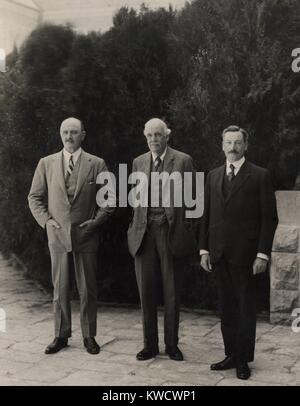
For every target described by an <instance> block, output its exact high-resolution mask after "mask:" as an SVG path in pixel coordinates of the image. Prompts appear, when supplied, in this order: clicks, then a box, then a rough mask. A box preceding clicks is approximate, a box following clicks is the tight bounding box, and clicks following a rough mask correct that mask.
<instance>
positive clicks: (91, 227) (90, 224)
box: [79, 220, 97, 231]
mask: <svg viewBox="0 0 300 406" xmlns="http://www.w3.org/2000/svg"><path fill="white" fill-rule="evenodd" d="M79 227H80V228H86V229H87V230H89V231H93V230H95V229H96V228H97V225H96V222H95V220H87V221H85V222H84V223H82V224H80V226H79Z"/></svg>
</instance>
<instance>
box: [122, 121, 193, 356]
mask: <svg viewBox="0 0 300 406" xmlns="http://www.w3.org/2000/svg"><path fill="white" fill-rule="evenodd" d="M170 132H171V131H170V130H169V129H168V128H167V126H166V124H165V123H164V122H163V121H162V120H160V119H152V120H150V121H149V122H147V123H146V125H145V129H144V135H145V137H146V140H147V143H148V147H149V149H150V151H149V152H147V153H146V154H143V155H141V156H139V157H137V158H136V159H135V160H134V161H133V173H143V174H145V177H146V179H147V180H148V181H150V179H151V175H153V174H154V173H157V172H159V173H166V174H169V175H171V174H174V173H178V174H180V175H183V174H184V173H185V172H189V173H193V174H195V169H194V166H193V163H192V159H191V157H190V156H189V155H187V154H184V153H182V152H180V151H176V150H175V149H173V148H170V147H169V146H168V141H169V135H170ZM149 183H150V184H151V182H149ZM152 186H153V185H152V184H151V186H150V189H149V200H150V196H151V187H152ZM146 187H147V186H146ZM153 187H154V186H153ZM152 190H153V189H152ZM175 193H176V192H173V194H172V193H171V196H170V201H171V202H173V201H174V194H175ZM151 197H152V196H151ZM161 197H162V190H160V191H159V193H158V195H157V198H158V199H157V200H158V201H157V202H153V201H152V200H151V204H150V205H149V207H143V206H139V207H136V208H135V209H134V216H133V220H132V223H131V225H130V227H129V230H128V245H129V251H130V253H131V255H132V256H133V257H134V259H135V271H136V278H137V284H138V288H139V293H140V299H141V305H142V317H143V328H144V349H143V350H142V351H140V352H139V353H138V354H137V359H138V360H140V361H143V360H147V359H150V358H153V357H155V356H156V355H157V354H158V353H159V348H158V329H157V292H156V291H157V277H158V275H159V273H160V274H161V278H162V282H163V291H164V306H165V320H164V335H165V345H166V348H165V349H166V353H167V354H168V355H169V357H170V358H171V359H173V360H176V361H182V360H183V355H182V353H181V351H180V349H179V348H178V326H179V294H180V284H181V276H182V273H183V270H184V266H183V263H182V258H184V257H187V256H188V255H190V254H192V253H193V252H196V250H197V243H196V231H195V228H194V226H195V223H196V222H194V221H191V219H187V218H186V216H185V208H184V207H183V206H181V207H175V206H174V205H173V204H172V203H171V204H170V207H166V206H164V205H163V204H162V201H161ZM152 203H155V204H152Z"/></svg>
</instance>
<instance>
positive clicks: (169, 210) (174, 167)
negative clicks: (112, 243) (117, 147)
mask: <svg viewBox="0 0 300 406" xmlns="http://www.w3.org/2000/svg"><path fill="white" fill-rule="evenodd" d="M151 160H152V154H151V152H147V153H146V154H143V155H140V156H139V157H137V158H135V160H134V161H133V166H132V171H133V172H143V173H145V174H146V176H147V178H148V180H149V179H150V172H151ZM164 171H166V172H168V173H169V174H171V173H173V172H179V173H180V174H181V175H183V174H184V172H192V173H193V174H195V169H194V166H193V162H192V158H191V157H190V156H189V155H187V154H184V153H183V152H180V151H176V150H175V149H172V148H170V147H168V149H167V153H166V156H165V159H164ZM170 200H171V207H166V208H165V212H166V216H167V220H168V223H169V235H168V243H169V247H170V250H171V252H172V254H173V255H174V256H176V257H184V256H187V255H190V254H192V253H194V252H196V251H197V240H196V234H197V225H198V221H197V220H194V219H193V220H191V219H186V217H185V210H186V208H185V207H184V206H183V207H174V205H172V202H173V200H174V199H173V196H171V199H170ZM147 213H148V209H147V207H137V208H135V209H134V214H133V219H132V222H131V224H130V226H129V229H128V247H129V252H130V254H131V255H132V256H133V257H135V256H136V255H137V253H138V251H139V249H140V247H141V245H142V242H143V238H144V235H145V232H146V229H147Z"/></svg>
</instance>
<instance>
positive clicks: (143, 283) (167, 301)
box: [135, 221, 182, 348]
mask: <svg viewBox="0 0 300 406" xmlns="http://www.w3.org/2000/svg"><path fill="white" fill-rule="evenodd" d="M168 231H169V226H168V223H167V222H165V223H163V224H159V223H156V222H154V221H153V222H151V224H150V225H148V229H147V231H146V234H145V236H144V241H143V245H142V247H141V250H140V252H139V253H138V255H136V257H135V271H136V278H137V284H138V288H139V294H140V300H141V307H142V319H143V332H144V345H145V347H146V348H156V347H157V346H158V328H157V302H158V298H157V277H158V273H159V272H161V275H162V282H163V292H164V307H165V314H164V335H165V344H166V345H167V346H170V347H176V346H177V344H178V327H179V306H180V297H179V296H180V278H179V276H180V274H181V272H180V271H181V269H179V268H180V264H181V263H182V262H181V261H180V260H178V259H176V258H174V256H173V255H172V253H171V251H170V249H169V247H168Z"/></svg>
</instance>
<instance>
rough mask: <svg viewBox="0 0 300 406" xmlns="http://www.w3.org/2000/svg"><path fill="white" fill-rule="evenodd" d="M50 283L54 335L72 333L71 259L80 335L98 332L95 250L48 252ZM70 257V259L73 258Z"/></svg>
mask: <svg viewBox="0 0 300 406" xmlns="http://www.w3.org/2000/svg"><path fill="white" fill-rule="evenodd" d="M50 255H51V264H52V282H53V288H54V292H53V310H54V327H55V337H61V338H68V337H71V334H72V323H71V300H70V281H71V278H70V261H72V259H73V261H74V270H75V279H76V284H77V288H78V292H79V296H80V322H81V330H82V335H83V337H95V336H96V334H97V280H96V271H97V253H94V252H71V253H67V252H53V251H50ZM72 257H73V258H72Z"/></svg>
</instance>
